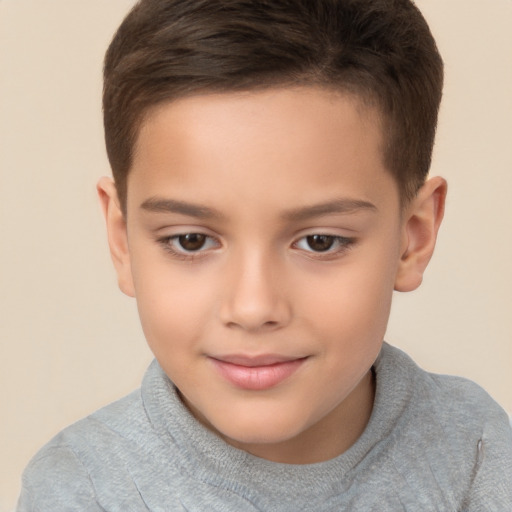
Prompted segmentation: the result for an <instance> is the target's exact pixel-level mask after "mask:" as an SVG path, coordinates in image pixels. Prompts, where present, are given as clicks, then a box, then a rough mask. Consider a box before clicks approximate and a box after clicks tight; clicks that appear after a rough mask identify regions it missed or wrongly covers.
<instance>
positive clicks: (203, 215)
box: [140, 197, 222, 219]
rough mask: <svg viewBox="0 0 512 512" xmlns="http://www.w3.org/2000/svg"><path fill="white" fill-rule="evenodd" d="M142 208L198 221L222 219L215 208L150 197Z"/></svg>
mask: <svg viewBox="0 0 512 512" xmlns="http://www.w3.org/2000/svg"><path fill="white" fill-rule="evenodd" d="M140 207H141V209H143V210H146V211H147V212H153V213H179V214H182V215H187V216H189V217H196V218H198V219H212V218H221V217H222V215H221V213H220V212H218V211H217V210H214V209H213V208H208V207H207V206H201V205H197V204H194V203H188V202H185V201H177V200H175V199H167V198H161V197H150V198H149V199H146V200H145V201H144V202H143V203H142V204H141V205H140Z"/></svg>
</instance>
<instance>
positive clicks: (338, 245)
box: [295, 234, 354, 254]
mask: <svg viewBox="0 0 512 512" xmlns="http://www.w3.org/2000/svg"><path fill="white" fill-rule="evenodd" d="M353 243H354V239H353V238H346V237H343V236H334V235H323V234H314V235H308V236H305V237H302V238H300V239H299V240H298V241H297V242H296V243H295V247H297V248H298V249H301V250H303V251H307V252H310V253H311V252H312V253H327V254H333V253H338V252H341V251H343V250H345V249H348V248H349V247H350V246H351V245H352V244H353Z"/></svg>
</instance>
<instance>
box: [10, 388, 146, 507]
mask: <svg viewBox="0 0 512 512" xmlns="http://www.w3.org/2000/svg"><path fill="white" fill-rule="evenodd" d="M139 396H140V392H134V393H132V394H130V395H128V396H127V397H125V398H123V399H121V400H119V401H117V402H114V403H112V404H110V405H108V406H106V407H104V408H102V409H100V410H99V411H97V412H95V413H93V414H91V415H90V416H88V417H86V418H84V419H82V420H80V421H78V422H76V423H74V424H73V425H70V426H69V427H67V428H65V429H64V430H63V431H62V432H60V433H59V434H58V435H56V436H55V437H54V438H53V439H52V440H50V441H49V442H48V443H47V444H46V445H45V446H43V447H42V448H41V449H40V450H39V451H38V452H37V453H36V455H35V456H34V457H33V458H32V459H31V461H30V462H29V464H28V466H27V467H26V469H25V471H24V473H23V477H22V491H21V495H20V499H19V504H18V509H17V510H18V511H19V512H24V511H28V510H70V507H71V508H73V507H74V508H73V510H101V508H95V507H97V506H96V505H95V503H96V490H95V485H94V483H93V480H95V479H96V478H97V477H98V475H97V474H96V473H99V472H102V471H104V470H105V469H106V468H108V469H109V470H114V471H115V470H116V467H115V466H116V464H117V465H119V464H121V465H124V463H123V461H122V460H116V459H120V454H121V452H122V450H119V447H120V446H122V445H123V444H124V443H126V442H129V441H128V439H129V437H130V435H134V436H136V435H137V433H136V430H137V429H139V428H140V427H141V425H143V424H144V419H143V412H142V410H143V407H142V404H141V401H140V398H139ZM107 461H108V464H107Z"/></svg>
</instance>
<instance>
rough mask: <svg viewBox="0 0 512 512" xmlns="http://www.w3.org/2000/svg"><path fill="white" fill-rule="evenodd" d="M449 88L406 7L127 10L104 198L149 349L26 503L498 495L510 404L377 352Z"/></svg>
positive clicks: (424, 240) (204, 503) (429, 504)
mask: <svg viewBox="0 0 512 512" xmlns="http://www.w3.org/2000/svg"><path fill="white" fill-rule="evenodd" d="M441 87H442V61H441V58H440V57H439V55H438V52H437V49H436V47H435V43H434V41H433V39H432V36H431V34H430V32H429V30H428V27H427V26H426V24H425V21H424V20H423V18H422V17H421V15H420V13H419V12H418V10H417V9H416V8H415V7H414V5H413V4H412V3H410V2H409V1H406V0H317V1H314V2H313V1H311V0H309V1H306V0H275V1H272V2H270V1H269V2H266V1H265V2H263V1H262V2H247V1H244V0H181V1H180V0H142V1H141V2H139V3H138V4H137V5H136V6H135V8H134V9H133V10H132V12H131V13H130V14H129V15H128V17H127V18H126V19H125V21H124V22H123V24H122V25H121V27H120V28H119V30H118V32H117V34H116V36H115V37H114V40H113V42H112V44H111V46H110V48H109V50H108V52H107V56H106V61H105V88H104V116H105V134H106V143H107V151H108V155H109V159H110V162H111V165H112V169H113V174H114V180H115V182H114V181H111V180H109V179H107V178H104V179H102V180H101V181H100V183H99V184H98V191H99V195H100V201H101V204H102V207H103V211H104V213H105V217H106V222H107V228H108V237H109V244H110V248H111V253H112V258H113V261H114V265H115V267H116V271H117V275H118V280H119V285H120V288H121V289H122V291H123V292H125V293H126V294H128V295H130V296H133V297H135V298H136V300H137V304H138V308H139V313H140V317H141V322H142V326H143V329H144V333H145V336H146V338H147V341H148V343H149V346H150V347H151V349H152V351H153V352H154V354H155V358H156V361H155V362H154V363H153V364H152V365H151V367H150V368H149V370H148V372H147V374H146V376H145V378H144V381H143V384H142V387H141V390H140V391H138V392H135V393H133V394H132V395H130V396H128V397H126V398H125V399H123V400H121V401H119V402H116V403H115V404H112V405H110V406H108V407H106V408H104V409H102V410H100V411H98V412H97V413H95V414H93V415H91V416H90V417H88V418H86V419H85V420H82V421H81V422H78V423H77V424H75V425H73V426H72V427H70V428H68V429H66V430H65V431H64V432H62V433H61V434H60V435H59V436H57V437H56V438H55V439H54V440H53V441H51V442H50V443H49V444H48V445H47V446H46V447H45V448H43V449H42V451H41V452H39V454H37V455H36V457H35V458H34V459H33V460H32V462H31V464H30V465H29V467H28V468H27V470H26V472H25V476H24V486H23V490H22V494H21V497H20V501H19V505H18V510H20V511H25V510H52V511H57V510H91V511H92V510H123V511H124V510H127V511H131V510H134V511H135V510H154V511H157V510H165V511H168V510H170V511H173V510H189V511H204V510H207V511H210V510H213V511H215V510H219V511H220V510H223V511H251V510H265V511H296V510H326V511H327V510H380V511H381V510H386V511H387V510H389V511H395V510H407V511H420V510H421V511H426V510H427V511H428V510H445V511H454V510H458V511H459V510H460V511H463V510H499V511H503V510H510V509H511V507H512V436H511V432H510V428H509V426H508V421H507V418H506V416H505V414H504V413H503V411H502V410H501V409H500V408H499V407H498V406H497V405H496V404H495V403H494V402H493V401H492V400H491V399H490V398H489V397H488V396H487V395H486V394H485V393H484V392H483V391H482V390H480V389H479V388H478V387H477V386H475V385H474V384H471V383H469V382H467V381H464V380H462V379H456V378H449V377H440V376H435V375H431V374H427V373H425V372H423V371H422V370H420V369H419V368H418V367H417V366H415V364H414V363H413V362H412V361H411V360H410V359H409V358H408V357H407V356H406V355H405V354H403V353H401V352H400V351H398V350H396V349H394V348H392V347H390V346H389V345H386V344H384V343H383V337H384V333H385V329H386V324H387V320H388V317H389V309H390V305H391V296H392V293H393V290H398V291H410V290H413V289H415V288H417V287H418V286H419V284H420V283H421V279H422V275H423V271H424V270H425V268H426V266H427V264H428V261H429V259H430V256H431V255H432V252H433V249H434V245H435V239H436V235H437V230H438V228H439V225H440V222H441V220H442V216H443V207H444V199H445V195H446V183H445V181H444V180H443V179H442V178H431V179H430V180H428V181H427V180H426V175H427V173H428V169H429V165H430V155H431V151H432V145H433V140H434V132H435V126H436V120H437V110H438V106H439V102H440V98H441Z"/></svg>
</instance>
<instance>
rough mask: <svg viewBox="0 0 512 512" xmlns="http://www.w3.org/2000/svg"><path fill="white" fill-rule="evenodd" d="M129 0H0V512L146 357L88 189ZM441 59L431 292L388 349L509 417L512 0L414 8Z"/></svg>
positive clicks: (396, 321) (104, 170) (120, 391)
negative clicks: (442, 196)
mask: <svg viewBox="0 0 512 512" xmlns="http://www.w3.org/2000/svg"><path fill="white" fill-rule="evenodd" d="M132 3H133V2H132V1H131V0H108V1H106V0H87V1H82V0H0V170H1V173H0V290H1V298H0V301H1V302H0V312H1V320H0V404H1V411H0V512H5V511H7V510H11V509H12V508H13V507H14V503H15V500H16V496H17V494H18V492H19V478H20V474H21V471H22V468H23V467H24V466H25V464H26V463H27V461H28V459H29V458H30V456H31V455H32V454H33V453H34V452H35V450H36V449H37V448H38V447H40V446H41V445H42V444H43V443H44V442H45V441H46V440H48V439H49V438H50V437H51V436H53V435H54V434H55V433H57V432H58V431H59V430H61V429H62V428H63V427H64V426H66V425H68V424H69V423H71V422H73V421H75V420H76V419H78V418H80V417H81V416H83V415H85V414H87V413H89V412H91V411H93V410H95V409H97V408H98V407H100V406H102V405H104V404H106V403H108V402H110V401H112V400H114V399H115V398H117V397H120V396H122V395H124V394H126V393H127V392H129V391H130V390H132V389H133V388H135V387H136V386H138V383H139V381H140V378H141V376H142V374H143V372H144V369H145V367H146V365H147V364H148V362H149V360H150V357H151V356H150V354H149V351H148V350H147V348H146V347H145V343H144V339H143V336H142V333H141V330H140V327H139V325H138V321H137V315H136V309H135V305H134V303H133V302H132V301H131V300H130V299H128V298H126V297H124V296H122V295H121V293H120V292H119V291H118V290H117V287H116V282H115V278H114V274H113V271H112V269H111V265H110V260H109V256H108V252H107V248H106V243H105V240H104V233H103V225H102V220H101V217H100V213H99V209H98V207H97V203H96V197H95V190H94V186H95V183H96V180H97V178H98V177H99V176H101V175H103V174H108V172H109V170H108V164H107V161H106V157H105V153H104V148H103V140H102V124H101V112H100V96H101V80H100V77H101V63H102V56H103V53H104V50H105V49H106V46H107V44H108V41H109V39H110V37H111V35H112V33H113V31H114V29H115V28H116V26H117V25H118V23H119V22H120V20H121V18H122V16H123V15H124V13H125V12H126V11H127V10H128V8H129V7H130V5H131V4H132ZM418 4H419V6H420V8H421V9H422V10H423V12H424V14H425V16H426V17H427V19H428V20H429V22H430V24H431V28H432V30H433V32H434V35H435V36H436V38H437V40H438V44H439V47H440V49H441V53H442V54H443V56H444V59H445V61H446V74H447V84H446V89H445V99H444V103H443V107H442V113H441V121H440V127H439V135H438V143H437V147H436V152H435V158H434V165H433V170H432V173H433V174H441V175H443V176H445V177H446V178H447V179H448V181H449V184H450V193H449V201H448V207H447V217H446V222H445V225H444V227H443V229H442V232H441V235H440V240H439V243H438V249H437V253H436V255H435V257H434V259H433V261H432V264H431V268H430V269H429V271H428V273H427V275H426V280H425V283H424V285H423V287H422V288H421V289H420V290H419V291H418V292H415V293H412V294H406V295H399V296H397V297H396V302H395V305H394V310H393V313H392V318H391V322H390V327H389V331H388V336H387V338H388V340H390V341H391V342H393V343H394V344H396V345H398V346H400V347H403V348H405V349H406V350H407V351H408V352H409V353H411V354H412V355H413V357H415V358H416V360H417V361H418V362H419V363H420V364H422V365H423V366H424V367H426V368H428V369H430V370H433V371H437V372H444V373H453V374H459V375H464V376H467V377H469V378H471V379H473V380H475V381H477V382H478V383H480V384H481V385H482V386H483V387H484V388H486V389H487V390H488V391H489V392H490V393H491V394H492V395H493V396H494V397H495V398H496V400H497V401H498V402H500V403H501V404H502V405H503V406H504V407H505V408H506V409H507V410H508V411H509V412H512V339H511V338H512V270H511V269H512V265H511V263H512V197H511V191H512V148H511V146H512V66H511V52H512V31H511V30H510V27H511V26H512V0H485V1H484V0H464V1H463V0H421V1H419V2H418Z"/></svg>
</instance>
